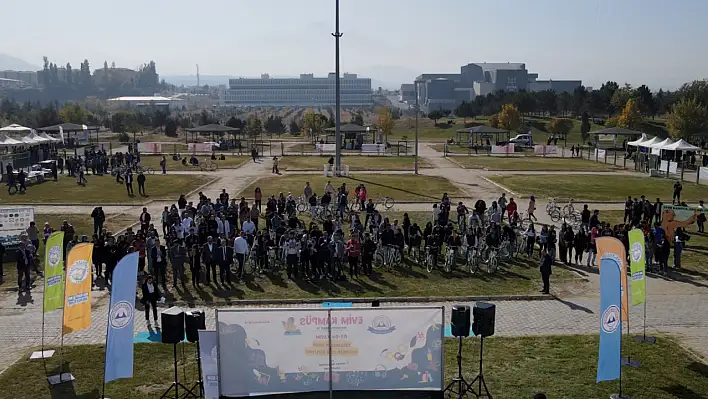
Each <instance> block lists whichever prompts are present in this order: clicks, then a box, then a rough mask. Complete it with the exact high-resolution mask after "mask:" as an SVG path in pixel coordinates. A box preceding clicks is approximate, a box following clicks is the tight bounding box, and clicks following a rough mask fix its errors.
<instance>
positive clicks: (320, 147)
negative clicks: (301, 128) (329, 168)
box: [315, 143, 337, 153]
mask: <svg viewBox="0 0 708 399" xmlns="http://www.w3.org/2000/svg"><path fill="white" fill-rule="evenodd" d="M315 148H317V152H320V153H322V152H335V151H336V149H337V145H336V144H320V143H317V144H316V145H315Z"/></svg>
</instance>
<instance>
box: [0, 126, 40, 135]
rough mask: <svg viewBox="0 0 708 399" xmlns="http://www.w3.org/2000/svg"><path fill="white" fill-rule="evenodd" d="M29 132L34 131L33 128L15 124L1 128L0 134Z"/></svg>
mask: <svg viewBox="0 0 708 399" xmlns="http://www.w3.org/2000/svg"><path fill="white" fill-rule="evenodd" d="M29 131H32V129H31V128H28V127H24V126H22V125H18V124H16V123H13V124H12V125H10V126H5V127H3V128H0V133H8V134H9V133H27V132H29Z"/></svg>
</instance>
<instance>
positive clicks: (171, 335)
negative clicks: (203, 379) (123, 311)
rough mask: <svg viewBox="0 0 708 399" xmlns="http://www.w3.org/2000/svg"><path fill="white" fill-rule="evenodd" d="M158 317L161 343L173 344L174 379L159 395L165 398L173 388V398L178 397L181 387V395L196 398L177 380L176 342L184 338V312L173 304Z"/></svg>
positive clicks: (176, 398) (162, 398)
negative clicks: (182, 392) (159, 318)
mask: <svg viewBox="0 0 708 399" xmlns="http://www.w3.org/2000/svg"><path fill="white" fill-rule="evenodd" d="M160 317H161V319H162V343H164V344H172V345H173V354H172V356H173V358H172V359H173V361H174V370H175V375H174V378H175V379H174V381H173V382H172V385H170V387H169V388H167V390H166V391H165V393H163V394H162V396H160V399H164V398H167V397H168V395H169V393H170V392H171V391H172V389H174V393H175V395H174V398H175V399H178V398H179V397H180V395H179V389H180V388H182V389H183V390H184V392H185V394H184V395H183V396H182V397H185V398H186V397H190V396H191V397H195V398H198V397H199V396H197V395H195V394H194V392H193V391H192V390H190V389H189V388H187V387H185V386H184V384H182V383H181V382H179V377H178V376H177V344H178V343H180V342H182V340H184V312H183V311H182V309H180V308H178V307H175V306H173V307H171V308H169V309H167V310H165V311H164V312H162V313H161V314H160Z"/></svg>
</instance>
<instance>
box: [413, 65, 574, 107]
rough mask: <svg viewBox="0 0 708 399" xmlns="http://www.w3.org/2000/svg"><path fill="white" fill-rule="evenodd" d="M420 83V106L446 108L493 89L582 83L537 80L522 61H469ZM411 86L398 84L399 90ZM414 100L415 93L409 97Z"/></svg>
mask: <svg viewBox="0 0 708 399" xmlns="http://www.w3.org/2000/svg"><path fill="white" fill-rule="evenodd" d="M416 81H418V82H419V86H418V101H419V102H420V105H421V109H423V110H425V111H429V110H433V109H449V110H452V109H454V108H455V107H457V106H458V105H459V104H460V103H461V102H462V101H471V100H474V99H475V98H476V97H477V96H486V95H487V94H490V93H494V92H496V91H501V90H503V91H507V92H513V91H520V90H525V91H534V92H536V91H545V90H553V91H555V92H558V93H561V92H572V91H573V90H575V88H577V87H579V86H581V85H582V82H581V81H580V80H538V74H537V73H529V71H528V70H527V69H526V64H524V63H511V62H507V63H489V62H482V63H471V64H467V65H463V66H462V67H460V73H459V74H458V73H447V74H444V73H443V74H422V75H420V76H418V77H417V78H416ZM404 86H405V89H406V90H409V89H410V86H409V85H402V86H401V93H403V91H404ZM404 101H405V100H404ZM409 101H410V103H413V102H415V95H414V97H413V98H412V99H409Z"/></svg>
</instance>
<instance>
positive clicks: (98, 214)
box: [91, 206, 106, 234]
mask: <svg viewBox="0 0 708 399" xmlns="http://www.w3.org/2000/svg"><path fill="white" fill-rule="evenodd" d="M91 218H93V234H98V233H100V232H101V230H103V223H104V222H105V221H106V214H105V213H104V212H103V207H101V206H97V207H95V208H94V209H93V212H91Z"/></svg>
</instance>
